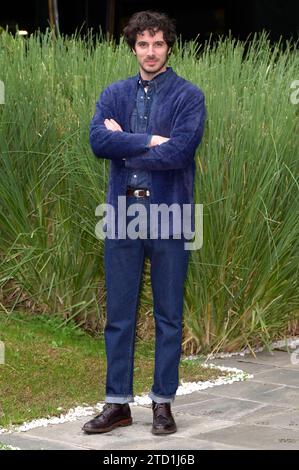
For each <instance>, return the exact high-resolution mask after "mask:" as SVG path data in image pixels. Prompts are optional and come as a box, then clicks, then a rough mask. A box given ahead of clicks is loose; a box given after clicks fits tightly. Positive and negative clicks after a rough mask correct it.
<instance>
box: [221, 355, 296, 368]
mask: <svg viewBox="0 0 299 470" xmlns="http://www.w3.org/2000/svg"><path fill="white" fill-rule="evenodd" d="M242 361H244V362H250V363H251V364H259V365H272V366H275V367H288V368H293V369H297V370H299V364H297V365H296V364H292V362H291V354H290V353H287V352H284V351H274V352H273V353H270V352H260V353H258V354H256V357H254V356H248V358H246V359H245V357H244V358H242ZM226 362H227V361H226ZM228 362H229V359H228ZM241 369H242V368H241Z"/></svg>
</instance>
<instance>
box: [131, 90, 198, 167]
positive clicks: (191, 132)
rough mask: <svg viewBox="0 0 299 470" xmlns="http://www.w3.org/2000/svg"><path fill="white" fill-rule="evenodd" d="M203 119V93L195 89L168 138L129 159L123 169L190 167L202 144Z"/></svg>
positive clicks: (180, 110) (186, 101)
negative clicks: (197, 149)
mask: <svg viewBox="0 0 299 470" xmlns="http://www.w3.org/2000/svg"><path fill="white" fill-rule="evenodd" d="M205 118H206V108H205V98H204V94H203V93H202V92H201V91H200V90H199V89H198V90H196V92H195V93H192V94H190V96H189V97H188V99H187V100H184V103H183V105H182V106H181V107H180V109H179V111H178V114H177V117H176V119H175V121H174V125H173V129H172V130H171V133H170V139H169V140H168V141H167V142H165V143H163V144H161V145H156V146H155V147H151V148H150V150H149V151H148V152H147V153H146V154H145V153H143V154H140V155H137V156H133V157H132V158H128V159H127V160H126V161H125V166H126V167H127V168H132V169H142V170H175V169H181V168H184V167H185V166H187V165H189V164H190V163H191V161H192V159H194V155H195V151H196V148H197V147H198V145H199V143H200V142H201V139H202V136H203V131H204V124H205Z"/></svg>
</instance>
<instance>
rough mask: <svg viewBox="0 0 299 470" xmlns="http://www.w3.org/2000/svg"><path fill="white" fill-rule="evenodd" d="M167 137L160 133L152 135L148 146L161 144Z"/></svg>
mask: <svg viewBox="0 0 299 470" xmlns="http://www.w3.org/2000/svg"><path fill="white" fill-rule="evenodd" d="M168 140H169V139H168V138H167V137H162V136H161V135H153V137H152V138H151V141H150V147H155V146H156V145H161V144H164V143H165V142H167V141H168Z"/></svg>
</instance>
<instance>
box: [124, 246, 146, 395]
mask: <svg viewBox="0 0 299 470" xmlns="http://www.w3.org/2000/svg"><path fill="white" fill-rule="evenodd" d="M143 263H144V251H143V255H142V256H141V260H140V266H139V271H138V273H139V277H138V280H139V282H138V289H137V293H136V298H135V325H134V328H133V331H132V337H131V342H130V349H129V361H128V374H127V384H126V390H129V382H130V367H131V366H132V370H131V372H132V374H133V371H134V367H133V363H132V361H133V360H134V357H133V358H132V353H133V351H134V342H135V331H136V324H137V305H138V298H139V289H140V284H141V276H142V268H143ZM132 394H133V391H132ZM127 395H131V394H130V393H128V394H127Z"/></svg>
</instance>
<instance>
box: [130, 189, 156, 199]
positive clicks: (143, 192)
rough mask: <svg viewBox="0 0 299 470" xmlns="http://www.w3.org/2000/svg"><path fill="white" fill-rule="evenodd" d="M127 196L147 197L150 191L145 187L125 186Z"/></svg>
mask: <svg viewBox="0 0 299 470" xmlns="http://www.w3.org/2000/svg"><path fill="white" fill-rule="evenodd" d="M126 195H127V196H135V197H149V196H150V191H149V190H148V189H146V188H127V192H126Z"/></svg>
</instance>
